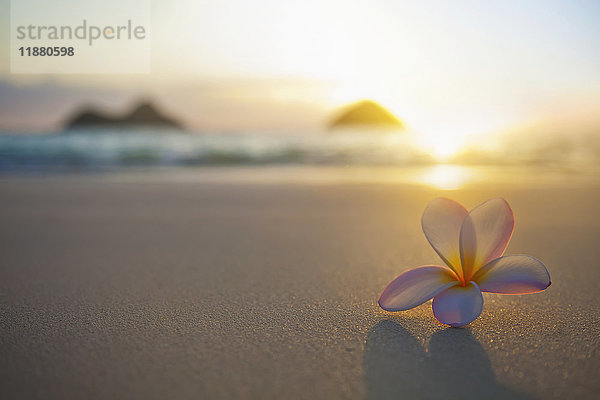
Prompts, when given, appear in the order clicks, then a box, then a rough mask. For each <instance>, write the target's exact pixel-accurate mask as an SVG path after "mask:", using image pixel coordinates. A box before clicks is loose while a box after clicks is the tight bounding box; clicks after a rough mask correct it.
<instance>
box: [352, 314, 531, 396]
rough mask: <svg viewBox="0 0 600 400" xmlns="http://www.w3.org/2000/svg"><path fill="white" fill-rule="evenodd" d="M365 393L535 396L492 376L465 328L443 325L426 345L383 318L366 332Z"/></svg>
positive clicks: (371, 394)
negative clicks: (500, 381)
mask: <svg viewBox="0 0 600 400" xmlns="http://www.w3.org/2000/svg"><path fill="white" fill-rule="evenodd" d="M363 366H364V371H365V397H366V398H367V399H395V400H398V399H521V400H524V399H534V398H535V397H533V396H531V395H529V394H525V393H520V392H517V391H515V390H513V389H510V388H508V387H506V386H505V385H503V384H500V383H498V382H497V381H496V379H495V377H494V373H493V371H492V368H491V364H490V360H489V358H488V356H487V355H486V353H485V350H484V349H483V347H481V345H480V344H479V342H478V341H477V339H475V337H474V336H473V334H472V333H471V332H470V331H469V330H468V329H454V328H447V329H444V330H441V331H438V332H436V333H435V334H433V336H432V337H431V340H430V341H429V345H428V348H427V350H426V349H425V348H424V347H423V345H422V344H421V342H420V341H419V340H417V339H416V338H415V337H414V336H413V335H411V334H410V333H409V332H408V331H407V330H406V329H405V328H403V327H402V326H401V325H399V324H398V323H396V322H394V321H391V320H385V321H381V322H379V323H378V324H377V325H376V326H375V327H373V328H372V329H371V330H370V331H369V333H368V336H367V343H366V345H365V352H364V358H363Z"/></svg>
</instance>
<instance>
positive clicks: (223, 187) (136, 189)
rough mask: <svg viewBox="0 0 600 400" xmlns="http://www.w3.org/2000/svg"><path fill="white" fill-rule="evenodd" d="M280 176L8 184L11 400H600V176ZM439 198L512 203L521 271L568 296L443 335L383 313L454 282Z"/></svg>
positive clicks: (3, 293)
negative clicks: (537, 274)
mask: <svg viewBox="0 0 600 400" xmlns="http://www.w3.org/2000/svg"><path fill="white" fill-rule="evenodd" d="M320 170H321V171H323V169H322V168H321V169H320ZM263 171H264V172H265V173H264V174H263V175H264V176H265V177H266V178H267V179H264V180H263V181H260V179H259V178H260V174H259V175H256V174H255V172H256V171H255V170H246V173H244V168H237V169H230V170H228V171H225V172H226V173H225V174H223V173H222V172H223V171H217V170H214V169H200V170H196V169H186V170H176V171H163V172H156V173H153V172H139V173H138V172H135V173H131V174H128V173H125V174H121V173H117V174H95V175H90V174H75V175H68V176H47V177H19V176H8V177H4V178H2V179H1V180H0V185H1V193H2V195H1V196H0V221H1V222H2V223H1V224H0V247H1V254H2V255H1V256H0V310H1V311H0V312H1V314H0V338H1V342H0V350H1V354H2V355H3V356H2V357H1V361H0V371H2V375H3V380H2V383H0V396H1V397H3V398H11V399H13V398H15V399H17V398H32V399H34V398H57V399H58V398H61V399H65V398H91V399H108V398H115V397H128V398H130V397H131V398H147V399H153V398H157V399H158V398H178V399H185V398H291V399H305V398H323V399H325V398H326V399H336V398H340V399H341V398H357V399H358V398H368V399H376V398H411V399H419V398H443V397H447V396H448V395H449V393H450V394H455V395H456V397H458V396H460V397H462V398H467V399H468V398H492V399H493V398H524V399H525V398H527V399H529V398H556V399H558V398H578V399H588V398H589V399H592V398H595V397H596V395H597V393H598V392H599V391H600V385H599V384H598V382H597V380H596V379H595V376H596V375H597V372H598V371H600V359H599V358H598V351H599V349H600V342H599V340H598V337H599V336H600V332H599V331H598V326H600V312H599V311H598V310H599V309H600V307H599V306H600V300H598V298H597V297H596V292H597V287H598V284H597V282H599V281H600V268H597V260H598V258H599V256H600V249H599V248H598V246H597V244H596V243H597V238H598V235H599V234H600V214H599V213H598V211H597V203H598V199H600V184H598V181H597V180H596V178H595V175H593V176H592V177H591V178H590V177H588V178H585V179H584V178H581V180H578V179H579V178H576V179H568V178H567V179H565V178H564V176H558V177H556V176H554V177H548V179H545V180H540V179H538V178H536V177H535V176H530V177H523V176H515V180H517V181H515V182H511V181H510V174H508V175H507V176H508V178H509V179H502V180H500V179H498V180H493V179H492V180H490V179H485V180H471V181H469V180H466V181H464V182H461V183H458V184H457V185H458V186H456V187H455V188H452V189H450V188H446V189H444V188H441V187H440V186H439V185H437V186H436V185H435V184H434V183H431V182H424V181H422V180H421V181H419V182H416V181H415V182H410V181H408V180H406V179H404V178H403V177H402V176H401V174H399V175H397V176H396V177H394V176H393V177H392V178H389V179H388V178H385V179H383V178H382V179H377V176H376V175H377V173H369V171H368V170H367V169H365V170H363V171H362V172H358V170H355V172H356V173H355V174H354V175H352V174H350V175H348V176H350V178H348V179H338V178H339V177H340V176H342V177H343V174H340V173H339V171H338V172H336V173H335V174H329V175H328V174H327V173H324V174H322V176H325V177H327V176H333V177H334V178H335V179H334V178H330V179H325V178H323V177H321V178H319V177H318V176H317V177H315V178H314V179H313V180H306V179H304V177H306V176H309V175H311V174H314V173H315V172H316V171H319V168H315V169H314V170H311V171H308V170H303V171H304V172H296V175H295V178H294V175H293V174H292V175H288V177H285V174H282V173H281V170H277V169H274V170H269V171H267V170H263ZM372 171H373V170H371V172H372ZM382 171H383V170H379V173H380V176H388V175H386V174H388V172H386V173H385V174H383V173H382ZM203 173H204V174H205V175H203V176H202V174H203ZM346 173H348V171H346ZM227 174H229V178H227ZM336 174H337V175H336ZM195 175H196V176H195ZM252 176H257V177H256V178H254V180H252V179H250V178H249V177H252ZM290 176H291V178H290ZM353 176H354V177H353ZM398 176H400V178H398ZM573 176H575V177H577V176H578V175H577V174H573ZM282 177H283V178H282ZM357 177H358V178H357ZM369 178H371V182H369ZM438 196H444V197H450V198H453V199H456V200H458V201H460V202H462V203H463V204H465V205H466V206H467V207H469V208H471V207H473V206H475V205H477V204H479V203H481V202H483V201H485V200H487V199H488V198H491V197H497V196H502V197H505V198H506V199H507V200H508V201H509V203H510V204H511V206H512V208H513V210H514V212H515V215H516V228H515V233H514V236H513V239H512V241H511V244H510V246H509V248H508V250H507V253H508V254H519V253H526V254H531V255H534V256H536V257H538V258H540V259H541V260H543V261H544V262H545V264H546V265H547V267H548V269H549V271H550V273H551V276H552V286H551V287H550V288H549V289H548V290H547V291H546V292H543V293H540V294H536V295H527V296H500V295H490V294H486V295H485V305H484V311H483V313H482V315H481V317H480V318H479V319H477V320H476V321H475V322H473V323H472V324H470V325H469V326H467V327H466V328H464V329H453V328H447V327H445V326H443V325H441V324H439V323H438V322H437V321H436V320H435V318H434V317H433V314H432V311H431V307H430V304H425V305H422V306H420V307H417V308H415V309H413V310H410V311H407V312H402V313H388V312H385V311H383V310H381V309H379V308H378V307H377V304H376V301H377V298H378V296H379V294H380V293H381V290H382V289H383V288H384V287H385V285H386V284H387V282H389V281H390V280H391V279H392V278H393V277H395V276H397V275H399V274H400V273H401V272H403V271H405V270H407V269H409V268H412V267H414V266H418V265H423V264H428V263H434V264H440V263H441V260H439V259H438V258H437V255H436V254H435V253H434V251H433V250H432V249H431V248H430V247H429V245H428V244H427V241H426V239H425V237H424V235H423V233H422V231H421V227H420V216H421V213H422V211H423V209H424V207H425V205H426V204H427V202H428V201H429V200H431V199H432V198H434V197H438ZM457 381H459V382H463V383H464V382H468V383H467V384H461V385H459V386H460V387H457V385H456V382H457Z"/></svg>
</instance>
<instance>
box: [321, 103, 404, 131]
mask: <svg viewBox="0 0 600 400" xmlns="http://www.w3.org/2000/svg"><path fill="white" fill-rule="evenodd" d="M364 127H372V128H387V129H390V128H395V129H403V128H404V124H403V123H402V121H400V120H399V119H398V118H396V116H394V114H392V113H391V112H390V111H388V110H387V109H386V108H385V107H383V106H382V105H380V104H378V103H376V102H374V101H372V100H362V101H359V102H357V103H354V104H351V105H349V106H346V107H344V108H343V109H342V111H341V112H340V113H339V115H338V116H336V117H335V118H334V119H333V120H332V121H331V123H330V124H329V128H330V129H336V128H364Z"/></svg>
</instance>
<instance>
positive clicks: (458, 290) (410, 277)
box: [379, 198, 550, 326]
mask: <svg viewBox="0 0 600 400" xmlns="http://www.w3.org/2000/svg"><path fill="white" fill-rule="evenodd" d="M421 225H422V227H423V232H424V233H425V236H426V237H427V240H428V241H429V243H430V244H431V246H432V247H433V249H434V250H435V251H436V252H437V253H438V254H439V256H440V257H441V258H442V260H444V263H445V264H446V265H447V266H443V267H442V266H437V265H426V266H422V267H417V268H413V269H411V270H408V271H406V272H404V273H403V274H402V275H400V276H398V277H397V278H396V279H394V280H393V281H392V282H391V283H390V284H389V285H388V286H387V287H386V288H385V290H384V291H383V293H382V294H381V297H380V298H379V305H380V306H381V308H383V309H384V310H387V311H404V310H409V309H411V308H413V307H416V306H418V305H420V304H423V303H425V302H426V301H428V300H429V299H432V298H433V315H435V317H436V318H437V320H438V321H440V322H441V323H443V324H446V325H450V326H463V325H467V324H469V323H471V322H473V321H474V320H475V319H476V318H477V317H478V316H479V314H481V310H482V309H483V296H482V295H481V292H490V293H501V294H526V293H536V292H541V291H542V290H544V289H546V288H547V287H548V286H550V274H549V273H548V270H547V269H546V267H545V266H544V264H542V262H541V261H539V260H537V259H536V258H534V257H531V256H527V255H511V256H503V254H504V250H505V249H506V246H508V242H509V241H510V237H511V236H512V233H513V228H514V225H515V218H514V215H513V212H512V210H511V208H510V206H509V205H508V203H507V202H506V200H504V199H502V198H496V199H491V200H488V201H486V202H485V203H483V204H480V205H478V206H477V207H475V208H474V209H472V210H471V211H470V212H467V210H466V209H465V208H464V207H463V206H462V205H461V204H459V203H457V202H455V201H453V200H450V199H445V198H438V199H435V200H432V201H431V202H430V203H429V204H428V205H427V208H426V209H425V211H424V212H423V217H422V219H421Z"/></svg>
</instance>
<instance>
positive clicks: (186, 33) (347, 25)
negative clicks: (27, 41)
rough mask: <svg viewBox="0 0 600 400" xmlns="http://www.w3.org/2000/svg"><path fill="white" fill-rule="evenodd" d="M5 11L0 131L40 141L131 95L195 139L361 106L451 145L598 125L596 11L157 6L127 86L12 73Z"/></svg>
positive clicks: (303, 124) (566, 4) (437, 4)
mask: <svg viewBox="0 0 600 400" xmlns="http://www.w3.org/2000/svg"><path fill="white" fill-rule="evenodd" d="M9 3H10V2H9V1H8V0H1V1H0V11H1V15H2V26H3V30H2V32H3V35H2V41H1V42H0V46H1V48H2V63H1V65H0V67H1V70H0V73H1V75H0V80H1V82H0V104H1V106H2V111H1V113H0V127H5V128H11V129H28V128H29V127H28V126H27V124H28V123H29V124H30V125H33V126H34V127H35V126H37V128H38V129H39V126H40V124H41V125H42V126H43V125H44V124H52V123H57V121H59V120H60V118H62V117H63V115H64V114H65V113H68V112H69V111H72V110H73V109H74V108H75V107H76V106H77V105H78V104H79V103H85V104H94V103H98V104H100V105H104V106H105V107H106V108H108V109H119V108H122V107H124V106H126V105H127V104H128V102H130V101H131V100H132V99H134V98H136V97H139V96H150V97H153V98H157V100H158V101H159V102H162V103H164V104H165V105H166V107H167V108H169V109H170V110H172V111H173V112H177V113H179V114H180V115H181V116H182V118H183V119H184V120H185V121H187V123H188V125H189V126H192V127H195V128H198V129H201V128H202V127H208V128H211V129H217V130H218V129H223V130H242V129H244V128H246V127H250V128H251V129H259V130H265V131H282V130H285V129H283V127H284V126H287V127H288V128H290V129H291V130H309V129H312V128H316V127H318V126H320V125H321V124H322V121H323V118H326V117H327V116H328V115H330V112H331V111H332V110H334V109H336V108H337V107H338V106H340V105H343V104H346V103H348V102H352V101H356V100H359V99H362V98H371V99H374V100H377V101H379V102H381V103H382V104H383V105H385V106H386V107H388V108H389V109H390V110H392V111H393V112H395V113H396V114H397V115H398V116H399V117H400V118H401V119H403V120H404V121H405V122H406V124H407V125H408V126H409V127H410V128H411V129H412V130H415V131H417V132H419V133H421V134H422V135H423V137H425V138H430V139H432V138H437V139H439V140H442V141H444V140H445V141H446V145H448V146H450V145H452V143H458V142H460V141H462V140H464V139H465V138H466V137H467V136H469V135H472V134H480V133H490V132H498V131H504V130H513V129H518V128H519V127H522V126H531V125H536V124H540V123H541V124H543V123H546V122H547V123H552V124H554V125H556V124H560V123H565V124H567V125H572V124H573V123H575V124H581V125H582V126H589V125H594V126H597V125H595V124H597V123H598V122H599V121H598V120H597V119H596V117H594V114H595V111H596V110H597V109H599V108H600V73H599V71H600V51H599V50H600V24H598V21H599V20H600V3H598V2H597V1H592V0H589V1H566V0H565V1H554V0H551V1H548V0H545V1H525V2H524V1H486V2H480V1H452V2H449V1H434V0H425V1H391V0H389V1H385V0H371V1H361V0H344V1H337V0H336V1H323V0H319V1H312V0H308V1H307V0H304V1H286V2H281V1H277V0H260V1H254V2H248V1H245V0H229V1H198V0H171V1H158V0H156V1H153V2H152V27H151V32H152V42H151V44H152V65H151V67H152V73H151V74H149V75H133V76H122V75H53V76H44V75H42V76H33V75H11V74H10V72H9V62H8V57H7V53H8V48H9V39H8V34H9V32H8V26H9V22H10V21H9V17H8V16H9V15H10V13H9V12H8V10H9ZM25 105H27V107H28V108H27V110H26V111H24V107H25ZM205 110H207V111H208V112H207V113H206V114H208V116H202V114H203V112H204V111H205ZM261 110H262V111H263V112H260V111H261ZM25 114H27V115H29V120H28V122H25V121H23V118H22V117H23V115H25ZM599 125H600V124H599Z"/></svg>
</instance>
